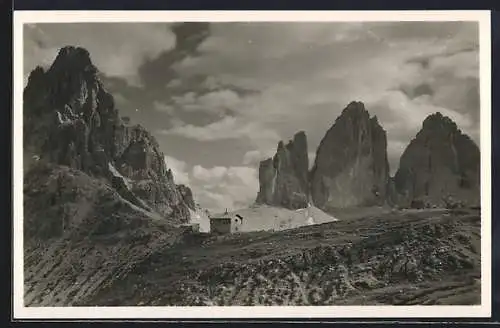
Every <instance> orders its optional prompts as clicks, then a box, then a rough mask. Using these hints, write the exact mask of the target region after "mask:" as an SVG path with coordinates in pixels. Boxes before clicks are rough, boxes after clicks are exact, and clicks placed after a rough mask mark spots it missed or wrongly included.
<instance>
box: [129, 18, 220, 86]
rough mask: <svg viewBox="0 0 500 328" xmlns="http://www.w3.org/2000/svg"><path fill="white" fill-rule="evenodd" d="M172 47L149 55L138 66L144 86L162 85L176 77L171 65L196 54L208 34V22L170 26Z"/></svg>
mask: <svg viewBox="0 0 500 328" xmlns="http://www.w3.org/2000/svg"><path fill="white" fill-rule="evenodd" d="M170 32H171V33H172V34H173V36H174V44H173V47H171V48H170V49H168V51H163V52H161V53H159V54H157V56H155V57H150V58H148V59H147V60H146V61H144V62H143V63H142V65H141V66H140V67H139V75H140V77H141V81H142V82H143V83H144V84H145V86H146V87H158V86H160V87H163V86H165V85H167V84H168V83H170V81H172V80H174V79H176V78H177V73H176V72H175V70H174V69H173V65H174V64H175V63H177V62H179V61H181V60H184V59H186V58H191V57H194V56H198V55H199V53H198V47H199V46H200V44H201V43H203V41H204V40H205V39H206V38H207V37H208V36H209V35H210V23H205V22H189V23H177V24H173V25H171V26H170Z"/></svg>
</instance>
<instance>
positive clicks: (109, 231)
mask: <svg viewBox="0 0 500 328" xmlns="http://www.w3.org/2000/svg"><path fill="white" fill-rule="evenodd" d="M180 229H181V228H177V227H175V226H172V225H171V224H169V223H168V221H167V220H165V219H164V218H163V217H161V216H159V215H158V216H155V215H154V214H153V213H151V212H148V211H146V210H143V209H142V208H140V207H138V206H136V205H134V204H132V203H131V202H129V201H127V200H125V199H124V198H122V197H121V196H120V195H119V194H118V193H117V192H116V191H115V190H114V189H113V188H111V187H110V186H109V185H108V184H106V183H104V182H102V181H99V180H97V179H95V178H92V177H90V176H89V175H88V174H86V173H84V172H82V171H80V170H76V169H72V168H69V167H67V166H59V165H54V164H50V163H44V162H43V161H41V162H38V163H36V164H34V166H33V167H32V169H31V170H30V171H29V172H28V173H27V174H26V175H25V184H24V279H25V281H24V288H25V294H24V302H25V305H26V306H70V305H74V304H79V303H81V302H85V301H86V300H88V299H92V297H94V295H95V294H96V293H97V292H99V291H100V290H101V289H102V288H104V287H105V286H106V285H109V284H113V283H114V282H116V281H117V280H120V279H122V278H123V277H124V276H126V275H127V274H128V272H129V271H131V270H133V269H134V267H135V266H136V265H137V264H138V263H140V262H142V261H144V259H147V258H148V257H149V256H150V255H151V254H152V253H154V252H156V251H158V250H160V249H162V248H164V247H169V246H170V245H172V244H173V243H174V242H175V240H176V239H177V238H178V236H179V235H180V234H181V231H180Z"/></svg>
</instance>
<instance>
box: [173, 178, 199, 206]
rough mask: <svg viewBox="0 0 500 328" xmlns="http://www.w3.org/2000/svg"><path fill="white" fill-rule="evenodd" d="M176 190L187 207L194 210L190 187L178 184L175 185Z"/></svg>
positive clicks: (194, 204)
mask: <svg viewBox="0 0 500 328" xmlns="http://www.w3.org/2000/svg"><path fill="white" fill-rule="evenodd" d="M177 191H178V192H179V193H180V194H181V196H182V199H183V200H184V203H186V205H187V206H188V207H189V209H191V210H193V211H195V210H196V203H195V202H194V197H193V192H192V191H191V188H189V187H188V186H186V185H183V184H179V185H177Z"/></svg>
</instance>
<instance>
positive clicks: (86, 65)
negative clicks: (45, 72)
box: [49, 46, 97, 73]
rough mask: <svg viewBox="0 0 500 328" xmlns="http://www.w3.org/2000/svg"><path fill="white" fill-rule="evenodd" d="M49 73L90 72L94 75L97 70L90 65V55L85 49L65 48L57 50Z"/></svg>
mask: <svg viewBox="0 0 500 328" xmlns="http://www.w3.org/2000/svg"><path fill="white" fill-rule="evenodd" d="M49 71H53V72H58V71H92V72H93V73H96V72H97V69H96V67H95V66H94V65H93V64H92V60H91V58H90V53H89V52H88V50H87V49H85V48H82V47H76V46H65V47H62V48H61V49H60V50H59V53H58V54H57V56H56V59H55V60H54V62H53V63H52V66H51V67H50V69H49Z"/></svg>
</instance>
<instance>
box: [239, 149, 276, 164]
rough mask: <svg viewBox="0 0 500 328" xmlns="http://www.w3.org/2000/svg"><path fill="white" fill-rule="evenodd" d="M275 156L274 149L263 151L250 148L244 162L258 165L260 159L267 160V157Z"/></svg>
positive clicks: (244, 156)
mask: <svg viewBox="0 0 500 328" xmlns="http://www.w3.org/2000/svg"><path fill="white" fill-rule="evenodd" d="M271 156H273V151H272V150H268V151H263V150H249V151H247V152H246V153H245V155H243V164H244V165H252V166H256V167H257V166H258V164H259V163H260V161H263V160H265V159H266V158H269V157H271Z"/></svg>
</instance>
